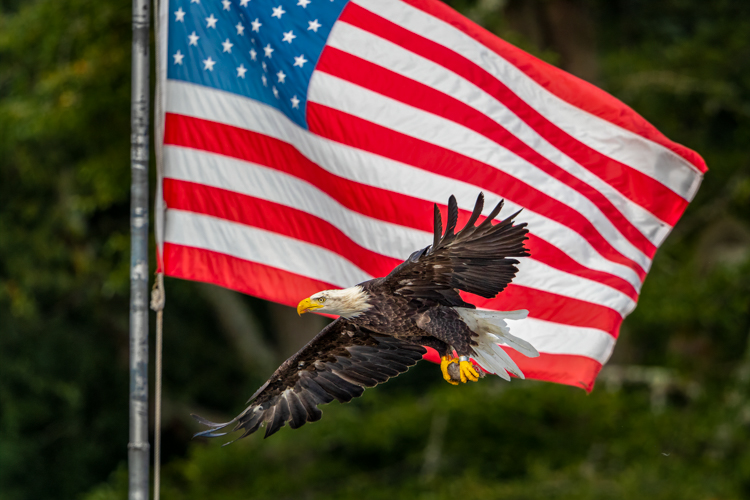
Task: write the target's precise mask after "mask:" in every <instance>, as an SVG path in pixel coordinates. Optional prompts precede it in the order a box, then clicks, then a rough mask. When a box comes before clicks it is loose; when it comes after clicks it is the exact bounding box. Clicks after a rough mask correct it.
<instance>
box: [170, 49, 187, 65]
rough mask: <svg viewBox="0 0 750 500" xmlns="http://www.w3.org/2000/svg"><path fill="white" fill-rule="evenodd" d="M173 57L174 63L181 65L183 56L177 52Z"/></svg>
mask: <svg viewBox="0 0 750 500" xmlns="http://www.w3.org/2000/svg"><path fill="white" fill-rule="evenodd" d="M172 57H174V63H175V64H179V65H182V59H183V58H184V57H185V54H183V53H181V52H180V51H179V50H178V51H177V52H176V53H175V54H174V55H173V56H172Z"/></svg>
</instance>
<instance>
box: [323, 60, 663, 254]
mask: <svg viewBox="0 0 750 500" xmlns="http://www.w3.org/2000/svg"><path fill="white" fill-rule="evenodd" d="M316 69H317V70H318V71H322V72H325V73H328V74H331V75H333V76H336V77H339V78H341V79H344V80H348V81H350V82H352V83H354V84H356V85H359V86H361V87H364V88H367V89H369V90H372V91H374V92H377V93H378V94H382V95H385V96H388V97H390V98H392V99H395V100H397V101H400V102H403V103H405V104H408V105H410V106H414V107H415V108H419V109H422V110H424V111H427V112H429V113H432V114H435V115H437V116H442V117H443V118H446V119H449V120H452V121H453V122H455V123H458V124H460V125H462V126H464V127H466V128H469V129H471V130H474V131H475V132H477V133H479V134H481V135H483V136H485V137H486V138H488V139H490V140H492V141H494V142H495V143H496V144H499V145H501V146H502V147H504V148H506V149H507V150H509V151H511V152H512V153H514V154H516V155H517V156H518V157H520V158H523V159H524V160H526V161H527V162H529V163H531V164H532V165H534V166H536V167H538V168H539V169H540V170H542V171H544V172H546V173H547V174H549V175H550V176H552V177H554V178H556V179H558V180H559V181H561V182H562V183H564V184H566V185H567V186H569V187H571V188H573V189H575V190H576V191H578V192H579V193H580V194H582V195H583V196H585V197H586V198H588V199H589V200H590V201H591V202H592V203H593V204H594V205H596V206H597V207H598V208H599V209H600V210H601V211H602V213H603V214H604V215H605V216H606V217H607V218H608V219H609V220H610V221H612V223H613V224H614V226H615V227H617V229H618V230H619V231H620V232H621V233H622V235H623V236H624V237H625V238H627V239H628V240H629V241H630V242H631V243H632V244H633V245H634V246H635V247H636V248H638V249H639V250H640V251H642V252H643V253H644V254H646V255H647V256H648V257H653V256H654V254H655V253H656V246H655V245H654V244H653V243H651V241H649V240H648V238H646V237H645V236H644V235H643V233H641V232H640V231H639V230H638V228H636V227H635V226H634V225H633V224H632V223H631V222H630V221H629V220H628V219H627V218H625V216H623V215H622V213H620V211H619V210H618V209H617V208H616V207H615V206H614V205H613V204H612V202H611V201H609V200H608V199H607V198H606V197H605V196H604V195H603V194H601V193H600V192H599V191H597V190H596V189H594V188H593V187H591V186H590V185H589V184H587V183H585V182H583V181H582V180H580V179H578V178H577V177H576V176H574V175H572V174H571V173H569V172H568V171H566V170H564V169H563V168H561V167H559V166H557V165H556V164H555V163H553V162H551V161H550V160H548V159H547V158H545V157H544V156H542V155H541V154H539V152H537V151H536V150H534V149H532V148H531V147H529V146H528V145H527V144H526V143H524V142H523V141H521V140H520V139H519V138H518V137H516V136H515V135H513V134H512V133H510V132H509V131H508V130H507V129H505V128H504V127H502V126H501V125H499V124H498V123H497V122H495V121H494V120H492V119H491V118H489V117H488V116H487V115H484V114H483V113H481V112H479V111H477V110H476V109H474V108H472V107H471V106H469V105H468V104H465V103H463V102H461V101H459V100H458V99H455V98H453V97H451V96H450V95H447V94H444V93H442V92H440V91H438V90H435V89H433V88H432V87H428V86H427V85H424V84H421V83H419V82H416V81H414V80H411V79H409V78H406V77H404V76H401V75H400V74H398V73H396V72H393V71H390V70H387V69H385V68H383V67H381V66H378V65H376V64H373V63H371V62H369V61H365V60H363V59H360V58H358V57H355V56H352V55H351V54H347V53H346V52H342V51H340V50H338V49H335V48H333V47H328V48H327V49H326V50H325V51H324V52H323V54H322V56H321V58H320V61H319V62H318V65H317V66H316Z"/></svg>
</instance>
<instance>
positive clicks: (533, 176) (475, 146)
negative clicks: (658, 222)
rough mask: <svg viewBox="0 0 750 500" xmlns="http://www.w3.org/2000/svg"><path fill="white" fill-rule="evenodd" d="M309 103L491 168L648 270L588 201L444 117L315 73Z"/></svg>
mask: <svg viewBox="0 0 750 500" xmlns="http://www.w3.org/2000/svg"><path fill="white" fill-rule="evenodd" d="M308 100H309V101H310V102H316V103H319V104H323V105H325V106H328V107H330V108H333V109H337V110H340V111H343V112H345V113H349V114H351V115H354V116H357V117H360V118H362V119H364V120H367V121H370V122H372V123H376V124H378V125H381V126H383V127H387V128H389V129H391V130H395V131H398V132H400V133H402V134H405V135H408V136H411V137H415V138H417V139H420V140H422V141H425V142H428V143H430V144H434V145H436V146H440V147H443V148H446V149H448V150H450V151H454V152H456V153H458V154H462V155H464V156H467V157H469V158H473V159H475V160H477V161H480V162H483V163H485V164H487V165H490V166H492V167H494V168H496V169H497V170H500V171H503V172H505V173H507V174H508V175H511V176H513V177H514V178H516V179H519V180H520V181H522V182H525V183H526V184H528V185H529V186H532V187H534V188H536V189H537V190H539V191H540V192H542V193H544V194H546V195H548V196H550V197H551V198H554V199H556V200H559V201H561V202H563V203H564V204H565V205H567V206H568V207H570V208H571V209H573V210H576V211H577V212H579V213H580V214H582V215H583V217H584V218H585V219H587V220H589V221H590V222H591V224H593V226H594V227H595V228H596V230H597V231H598V232H599V234H601V235H602V237H604V238H605V239H606V240H607V241H608V242H609V244H610V245H612V246H613V247H614V248H615V249H617V250H618V251H619V252H620V253H622V254H623V255H624V256H626V257H627V258H629V259H630V260H632V261H634V262H637V263H638V264H639V265H640V266H641V267H642V268H643V269H644V270H645V271H648V269H649V267H650V265H651V260H650V259H649V258H648V257H647V256H646V255H645V254H644V253H643V252H641V251H640V250H639V249H637V248H636V247H635V246H633V244H632V243H630V241H628V240H627V239H626V238H625V237H624V236H623V235H622V234H621V233H620V231H619V230H618V229H617V227H615V226H614V224H612V222H611V221H610V220H609V219H607V217H606V216H605V215H604V214H603V213H602V212H601V210H599V207H597V206H596V205H594V203H592V202H591V200H589V199H588V198H586V197H584V196H583V195H581V194H580V193H579V192H578V191H576V190H575V189H573V188H571V187H570V186H568V185H567V184H565V183H563V182H561V181H559V180H558V179H556V178H554V177H552V176H550V175H549V174H547V173H546V172H544V171H542V170H541V169H539V168H537V167H536V166H534V165H533V164H531V163H529V162H527V161H526V160H524V159H523V158H521V157H519V156H517V155H515V154H513V153H512V152H510V151H508V150H507V149H505V148H504V147H503V146H501V145H499V144H497V143H495V142H492V141H490V140H489V139H487V138H486V137H484V136H482V135H480V134H478V133H476V132H474V131H473V130H471V129H468V128H466V127H464V126H463V125H460V124H458V123H454V122H452V121H450V120H446V119H445V118H442V117H439V116H437V115H433V114H432V113H427V112H425V111H422V110H421V109H418V108H415V107H413V106H409V105H407V104H404V103H402V102H400V101H397V100H395V99H391V98H389V97H386V96H383V95H381V94H378V93H377V92H372V91H370V90H368V89H365V88H364V87H360V86H358V85H355V84H353V83H351V82H348V81H346V80H343V79H341V78H338V77H335V76H332V75H329V74H327V73H321V72H319V71H316V72H315V73H313V77H312V79H311V80H310V87H309V89H308Z"/></svg>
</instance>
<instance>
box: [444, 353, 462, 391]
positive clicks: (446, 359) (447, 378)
mask: <svg viewBox="0 0 750 500" xmlns="http://www.w3.org/2000/svg"><path fill="white" fill-rule="evenodd" d="M451 363H458V360H457V359H455V358H452V357H450V356H443V357H441V358H440V371H442V372H443V378H444V379H445V381H446V382H448V383H449V384H451V385H458V382H456V381H454V380H453V379H452V378H451V376H450V374H449V373H448V365H450V364H451ZM461 378H462V379H463V375H462V376H461ZM464 382H466V381H465V380H464Z"/></svg>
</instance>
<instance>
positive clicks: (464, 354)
mask: <svg viewBox="0 0 750 500" xmlns="http://www.w3.org/2000/svg"><path fill="white" fill-rule="evenodd" d="M417 324H418V325H419V327H420V328H422V329H423V330H425V331H427V332H429V333H430V334H431V335H432V336H433V337H434V338H436V339H437V340H438V341H440V342H442V343H444V344H446V346H452V347H449V348H448V350H447V351H446V352H445V353H444V354H441V362H440V369H441V371H442V372H443V378H444V379H445V380H446V381H447V382H448V383H450V384H453V385H458V384H459V382H461V383H463V384H465V383H466V382H468V381H472V382H476V381H478V380H479V377H480V376H481V375H480V374H479V372H478V371H477V369H476V368H475V367H474V364H473V363H472V362H471V360H470V359H469V357H470V356H473V355H474V354H475V353H474V350H473V349H472V345H476V342H475V341H473V340H472V337H473V336H475V334H474V332H472V331H471V329H470V328H469V326H468V325H467V324H466V323H465V322H464V321H463V320H462V319H461V317H460V316H459V315H458V313H456V311H455V310H454V309H453V308H452V307H450V308H449V307H443V308H440V309H438V310H431V311H429V312H427V313H425V314H424V315H423V317H422V318H420V319H418V320H417ZM453 349H455V350H456V353H457V354H458V356H459V357H458V359H456V358H454V357H453V356H452V350H453Z"/></svg>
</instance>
